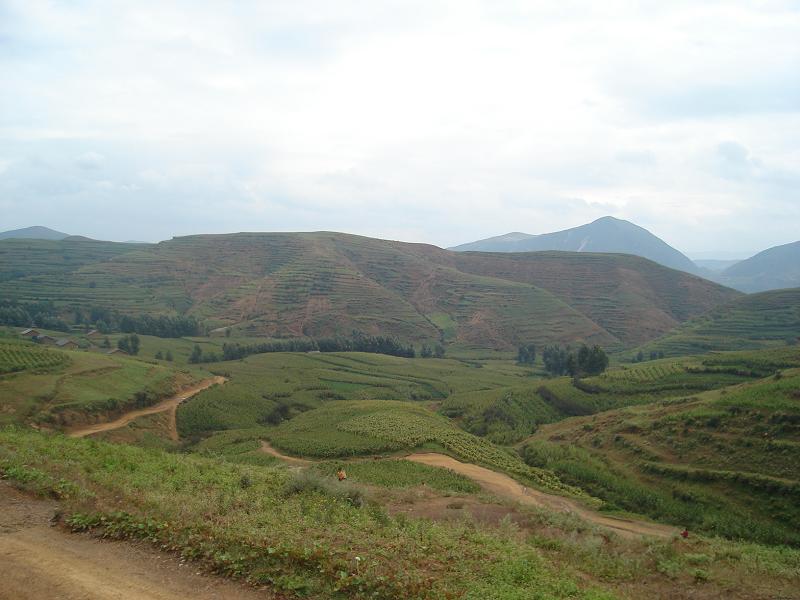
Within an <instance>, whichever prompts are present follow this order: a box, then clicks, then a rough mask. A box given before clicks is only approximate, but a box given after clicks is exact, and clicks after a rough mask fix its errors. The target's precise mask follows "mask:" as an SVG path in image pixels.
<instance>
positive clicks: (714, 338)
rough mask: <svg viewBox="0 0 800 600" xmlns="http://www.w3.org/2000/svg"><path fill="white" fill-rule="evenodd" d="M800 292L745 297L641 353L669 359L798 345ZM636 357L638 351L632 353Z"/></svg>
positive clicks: (670, 334) (705, 316) (677, 329)
mask: <svg viewBox="0 0 800 600" xmlns="http://www.w3.org/2000/svg"><path fill="white" fill-rule="evenodd" d="M798 338H800V288H795V289H789V290H774V291H770V292H761V293H759V294H752V295H749V296H743V297H741V298H738V299H736V300H734V301H733V302H730V303H728V304H724V305H721V306H718V307H716V308H714V309H712V310H710V311H709V312H708V313H707V314H705V315H703V316H700V317H697V318H694V319H691V320H689V321H687V322H686V323H683V324H682V325H680V326H679V327H677V328H675V329H674V330H673V331H671V332H669V333H667V334H666V335H664V336H663V337H660V338H658V339H655V340H653V341H651V342H649V343H647V344H644V345H643V346H642V347H641V348H640V350H641V351H642V353H643V355H645V356H648V355H649V354H650V353H652V352H656V353H663V354H664V355H666V356H681V355H685V354H697V353H700V352H709V351H713V350H739V349H746V348H751V349H757V348H769V347H774V346H783V345H786V344H790V345H792V344H797V343H798ZM632 354H633V355H634V356H635V355H636V351H634V352H632Z"/></svg>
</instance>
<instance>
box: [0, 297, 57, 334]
mask: <svg viewBox="0 0 800 600" xmlns="http://www.w3.org/2000/svg"><path fill="white" fill-rule="evenodd" d="M0 325H10V326H12V327H41V328H42V329H52V330H54V331H69V323H67V322H66V321H65V320H64V319H62V318H61V317H60V316H59V313H58V311H57V310H56V307H55V305H54V304H53V302H52V301H38V302H18V301H17V300H0Z"/></svg>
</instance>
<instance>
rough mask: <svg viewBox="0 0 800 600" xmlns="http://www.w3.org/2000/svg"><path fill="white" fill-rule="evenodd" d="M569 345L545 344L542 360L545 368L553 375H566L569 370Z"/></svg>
mask: <svg viewBox="0 0 800 600" xmlns="http://www.w3.org/2000/svg"><path fill="white" fill-rule="evenodd" d="M569 354H570V352H569V347H567V348H562V347H561V346H545V348H544V350H542V362H543V363H544V368H545V370H546V371H547V372H548V373H550V374H551V375H564V374H565V373H566V372H567V359H568V358H569Z"/></svg>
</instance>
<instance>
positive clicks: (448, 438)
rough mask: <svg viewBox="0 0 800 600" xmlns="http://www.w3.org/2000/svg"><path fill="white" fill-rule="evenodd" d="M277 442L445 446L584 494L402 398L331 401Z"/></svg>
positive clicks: (354, 447) (345, 449)
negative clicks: (392, 399)
mask: <svg viewBox="0 0 800 600" xmlns="http://www.w3.org/2000/svg"><path fill="white" fill-rule="evenodd" d="M267 437H268V438H269V440H270V442H271V443H272V444H273V446H275V447H276V448H279V449H281V450H284V451H285V452H287V453H289V454H295V455H299V456H311V457H321V458H336V457H347V456H358V455H363V454H377V453H395V452H400V451H411V450H414V449H417V448H423V447H432V448H437V449H439V448H442V449H444V450H445V451H447V452H448V453H450V454H452V455H453V456H455V457H457V458H460V459H462V460H465V461H467V462H471V463H475V464H478V465H483V466H486V467H488V468H492V469H495V470H498V471H502V472H505V473H508V474H510V475H512V476H515V477H517V478H519V479H520V480H522V481H524V482H526V483H530V484H533V485H535V486H536V487H540V488H544V489H549V490H553V491H558V492H562V493H570V494H574V495H582V494H581V493H580V491H579V490H577V489H574V488H570V487H569V486H566V485H563V484H562V483H561V482H560V481H559V480H558V478H556V477H554V476H553V474H552V473H551V472H549V471H547V470H543V469H538V468H532V467H529V466H528V465H526V464H525V463H524V462H522V461H521V460H520V459H519V457H518V456H517V455H516V454H514V453H511V452H507V451H505V450H503V449H501V448H498V447H497V446H495V445H494V444H492V443H491V442H489V441H487V440H485V439H484V438H479V437H477V436H474V435H472V434H470V433H467V432H465V431H463V430H461V429H458V428H457V427H455V426H454V425H453V424H452V423H451V422H450V421H449V420H448V419H446V418H444V417H441V416H440V415H437V414H435V413H432V412H431V411H429V410H427V409H426V408H424V407H423V406H419V405H417V404H414V403H411V402H396V401H374V400H373V401H368V400H364V401H342V402H331V403H329V404H327V405H326V406H324V407H322V408H318V409H315V410H312V411H308V412H305V413H303V414H301V415H298V416H297V417H295V418H294V419H292V420H291V421H287V422H286V423H285V424H283V425H281V426H279V427H277V428H275V429H270V430H268V431H267Z"/></svg>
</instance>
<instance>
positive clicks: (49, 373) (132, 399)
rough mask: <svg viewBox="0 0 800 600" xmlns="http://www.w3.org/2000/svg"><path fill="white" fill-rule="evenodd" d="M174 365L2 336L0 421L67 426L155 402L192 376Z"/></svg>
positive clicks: (187, 381)
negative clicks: (56, 346) (68, 348)
mask: <svg viewBox="0 0 800 600" xmlns="http://www.w3.org/2000/svg"><path fill="white" fill-rule="evenodd" d="M192 379H193V377H192V376H191V375H190V374H189V373H187V372H184V371H179V370H177V369H175V368H173V367H172V366H168V365H163V364H161V365H156V364H150V363H146V362H143V361H139V360H136V359H133V358H127V357H121V356H116V355H115V356H108V355H105V354H100V353H95V352H81V351H69V350H56V349H51V348H44V347H41V346H38V345H36V344H34V343H33V342H29V341H18V340H13V339H11V340H9V339H6V338H0V426H3V425H9V424H35V425H38V426H42V427H45V428H56V429H65V428H70V427H72V426H73V425H76V424H81V423H91V422H94V421H96V420H106V419H108V418H109V417H110V416H113V415H115V414H117V413H119V412H121V411H124V410H129V409H132V408H137V407H139V408H140V407H143V406H148V405H150V404H154V403H155V402H157V401H158V400H159V399H161V398H163V397H166V396H169V395H171V394H172V393H174V392H175V391H177V390H178V389H180V388H181V387H183V386H185V385H187V384H188V383H190V382H191V381H192Z"/></svg>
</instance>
